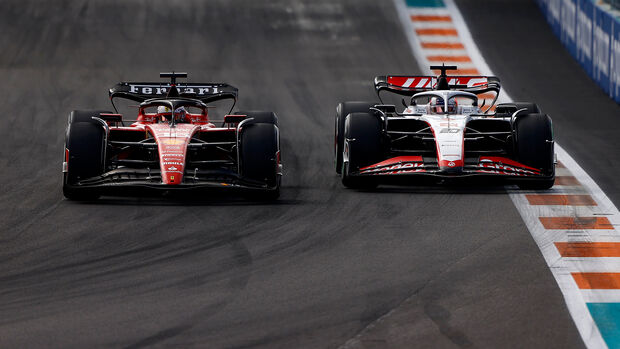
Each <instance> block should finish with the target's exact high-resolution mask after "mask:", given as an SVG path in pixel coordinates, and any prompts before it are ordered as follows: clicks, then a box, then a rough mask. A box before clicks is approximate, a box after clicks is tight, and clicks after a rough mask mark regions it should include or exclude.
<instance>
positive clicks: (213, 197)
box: [67, 192, 301, 206]
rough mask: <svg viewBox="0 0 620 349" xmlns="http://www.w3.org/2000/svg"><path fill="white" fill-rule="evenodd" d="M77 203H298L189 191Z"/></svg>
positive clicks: (160, 204)
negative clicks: (197, 193)
mask: <svg viewBox="0 0 620 349" xmlns="http://www.w3.org/2000/svg"><path fill="white" fill-rule="evenodd" d="M67 202H68V203H70V204H79V205H126V206H288V205H298V204H300V203H301V201H300V200H296V199H284V198H280V199H272V200H268V199H261V198H260V197H257V196H255V195H248V194H244V193H225V192H212V193H211V192H201V193H200V194H199V195H196V194H195V193H191V192H162V193H147V194H146V195H134V194H128V195H118V194H115V195H104V196H101V197H100V198H99V199H96V200H89V201H68V200H67Z"/></svg>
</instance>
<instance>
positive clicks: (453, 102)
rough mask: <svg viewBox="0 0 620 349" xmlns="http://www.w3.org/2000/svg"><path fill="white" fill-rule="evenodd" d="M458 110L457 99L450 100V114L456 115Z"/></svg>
mask: <svg viewBox="0 0 620 349" xmlns="http://www.w3.org/2000/svg"><path fill="white" fill-rule="evenodd" d="M457 109H458V103H457V102H456V98H450V99H448V114H456V112H457Z"/></svg>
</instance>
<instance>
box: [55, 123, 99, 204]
mask: <svg viewBox="0 0 620 349" xmlns="http://www.w3.org/2000/svg"><path fill="white" fill-rule="evenodd" d="M95 113H96V114H95ZM98 115H99V111H73V112H71V115H70V117H69V124H68V125H67V130H66V135H65V161H66V169H65V172H64V178H63V187H62V191H63V194H64V196H65V197H66V198H67V199H71V200H92V199H96V198H98V197H99V195H100V194H99V193H98V192H97V191H96V190H94V189H92V188H81V187H80V186H79V181H81V180H84V179H88V178H92V177H96V176H99V175H101V174H103V172H104V169H105V147H106V144H105V131H104V129H103V126H102V125H100V124H99V123H98V122H97V121H95V120H92V119H91V117H92V116H98Z"/></svg>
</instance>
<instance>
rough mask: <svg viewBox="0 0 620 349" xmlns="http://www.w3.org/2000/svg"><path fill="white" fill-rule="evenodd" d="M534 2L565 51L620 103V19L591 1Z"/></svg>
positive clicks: (557, 0)
mask: <svg viewBox="0 0 620 349" xmlns="http://www.w3.org/2000/svg"><path fill="white" fill-rule="evenodd" d="M537 1H538V4H539V6H540V8H541V9H542V11H543V13H544V14H545V16H546V18H547V21H548V22H549V24H550V25H551V27H552V28H553V32H554V33H555V34H556V35H557V36H558V37H559V38H560V40H561V41H562V43H563V44H564V46H566V48H567V49H568V51H569V52H570V53H571V54H572V55H573V57H574V58H575V59H576V60H577V61H578V62H579V63H580V64H581V66H582V67H583V68H584V69H585V71H586V72H587V73H588V75H590V77H591V78H592V79H594V81H596V82H597V83H598V84H599V86H600V87H601V88H602V89H603V90H604V91H605V92H606V93H607V94H609V96H610V97H611V98H613V99H614V100H615V101H616V102H617V103H620V20H619V19H618V18H617V17H615V16H614V15H613V14H612V13H610V12H609V11H608V10H606V9H604V8H602V7H600V6H597V5H596V4H595V3H594V2H593V1H592V0H537Z"/></svg>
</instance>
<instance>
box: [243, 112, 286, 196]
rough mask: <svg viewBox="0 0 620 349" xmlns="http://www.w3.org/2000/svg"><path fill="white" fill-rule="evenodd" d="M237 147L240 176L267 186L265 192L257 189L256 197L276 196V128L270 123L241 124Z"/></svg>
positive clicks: (277, 179) (277, 174) (278, 178)
mask: <svg viewBox="0 0 620 349" xmlns="http://www.w3.org/2000/svg"><path fill="white" fill-rule="evenodd" d="M274 115H275V114H274ZM239 146H240V149H239V152H240V156H239V157H240V159H239V160H240V164H239V166H240V170H241V176H242V177H243V178H244V179H249V180H251V181H255V182H260V183H264V184H266V185H267V186H268V187H269V189H268V190H267V191H266V192H261V194H260V195H259V196H260V198H262V199H267V200H272V199H277V198H278V197H279V196H280V180H281V174H280V169H279V165H280V163H279V162H280V160H279V156H280V134H279V131H278V127H277V126H276V125H275V124H273V123H251V124H249V125H248V124H245V125H244V126H243V127H242V130H241V136H240V142H239Z"/></svg>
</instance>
